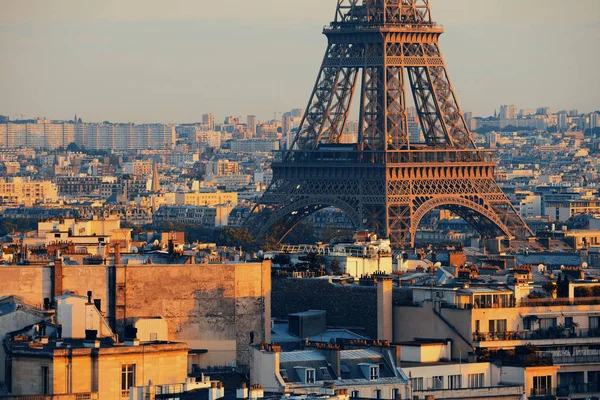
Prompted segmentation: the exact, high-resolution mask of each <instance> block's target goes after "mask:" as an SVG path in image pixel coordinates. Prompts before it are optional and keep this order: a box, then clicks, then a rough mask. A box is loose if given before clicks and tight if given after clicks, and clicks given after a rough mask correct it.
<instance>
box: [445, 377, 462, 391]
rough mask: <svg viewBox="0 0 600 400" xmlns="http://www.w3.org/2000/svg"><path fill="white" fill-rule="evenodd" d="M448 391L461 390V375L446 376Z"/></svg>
mask: <svg viewBox="0 0 600 400" xmlns="http://www.w3.org/2000/svg"><path fill="white" fill-rule="evenodd" d="M448 389H462V375H448Z"/></svg>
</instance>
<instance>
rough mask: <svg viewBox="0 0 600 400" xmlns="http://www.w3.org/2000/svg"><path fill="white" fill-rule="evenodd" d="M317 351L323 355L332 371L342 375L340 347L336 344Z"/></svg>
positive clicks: (339, 375)
mask: <svg viewBox="0 0 600 400" xmlns="http://www.w3.org/2000/svg"><path fill="white" fill-rule="evenodd" d="M319 352H320V353H322V354H323V355H325V359H326V360H327V362H328V363H329V365H331V368H332V369H333V372H335V374H336V376H338V377H340V378H341V377H342V358H341V352H340V348H339V347H338V346H331V347H330V348H326V349H319Z"/></svg>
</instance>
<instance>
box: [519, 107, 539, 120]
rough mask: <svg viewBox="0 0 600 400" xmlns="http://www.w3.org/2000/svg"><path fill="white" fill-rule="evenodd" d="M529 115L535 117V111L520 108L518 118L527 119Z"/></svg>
mask: <svg viewBox="0 0 600 400" xmlns="http://www.w3.org/2000/svg"><path fill="white" fill-rule="evenodd" d="M530 115H535V110H534V109H532V108H522V109H521V110H519V118H527V117H529V116H530Z"/></svg>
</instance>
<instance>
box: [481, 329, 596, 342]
mask: <svg viewBox="0 0 600 400" xmlns="http://www.w3.org/2000/svg"><path fill="white" fill-rule="evenodd" d="M597 337H600V329H578V328H558V327H557V328H548V329H538V330H535V331H521V332H518V331H507V332H483V333H482V332H477V333H474V334H473V341H474V342H487V341H500V340H526V341H530V340H548V339H577V338H597Z"/></svg>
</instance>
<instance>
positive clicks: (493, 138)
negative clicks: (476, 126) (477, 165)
mask: <svg viewBox="0 0 600 400" xmlns="http://www.w3.org/2000/svg"><path fill="white" fill-rule="evenodd" d="M485 142H486V143H487V145H488V147H489V148H490V149H495V148H496V145H497V144H498V134H497V133H496V132H488V133H486V134H485Z"/></svg>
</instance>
